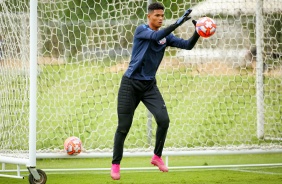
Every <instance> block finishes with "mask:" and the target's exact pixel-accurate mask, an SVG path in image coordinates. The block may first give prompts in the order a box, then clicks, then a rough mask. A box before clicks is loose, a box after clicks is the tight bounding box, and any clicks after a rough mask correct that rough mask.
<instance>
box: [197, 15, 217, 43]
mask: <svg viewBox="0 0 282 184" xmlns="http://www.w3.org/2000/svg"><path fill="white" fill-rule="evenodd" d="M215 30H216V24H215V21H214V20H213V19H211V18H209V17H203V18H200V19H199V20H198V21H197V24H196V31H197V33H198V34H199V35H200V36H202V37H204V38H208V37H210V36H212V35H213V34H214V33H215Z"/></svg>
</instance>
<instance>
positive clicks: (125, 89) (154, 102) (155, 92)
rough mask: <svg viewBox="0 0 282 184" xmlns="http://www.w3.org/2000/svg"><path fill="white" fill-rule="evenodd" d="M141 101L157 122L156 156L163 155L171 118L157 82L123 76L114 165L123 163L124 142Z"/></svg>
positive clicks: (119, 97) (119, 93)
mask: <svg viewBox="0 0 282 184" xmlns="http://www.w3.org/2000/svg"><path fill="white" fill-rule="evenodd" d="M140 101H142V102H143V103H144V105H145V106H146V107H147V108H148V110H149V111H150V112H151V113H152V114H153V116H154V118H155V120H156V122H157V125H158V126H157V132H156V143H155V149H154V154H156V155H158V156H161V155H162V151H163V147H164V143H165V139H166V134H167V130H168V127H169V117H168V113H167V109H166V106H165V103H164V100H163V97H162V95H161V93H160V91H159V89H158V87H157V85H156V80H152V81H140V80H135V79H129V78H127V77H125V76H123V78H122V80H121V84H120V88H119V92H118V107H117V112H118V126H117V130H116V133H115V138H114V150H113V160H112V163H113V164H120V162H121V159H122V156H123V147H124V141H125V138H126V136H127V134H128V132H129V129H130V127H131V124H132V120H133V115H134V112H135V109H136V108H137V106H138V104H139V103H140Z"/></svg>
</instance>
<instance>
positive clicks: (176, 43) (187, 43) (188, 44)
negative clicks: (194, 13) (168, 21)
mask: <svg viewBox="0 0 282 184" xmlns="http://www.w3.org/2000/svg"><path fill="white" fill-rule="evenodd" d="M192 22H193V24H194V25H196V21H195V20H193V21H192ZM169 37H170V39H169V42H168V46H171V47H177V48H181V49H186V50H191V49H192V48H193V47H194V46H195V44H196V43H197V41H198V39H199V37H200V35H199V34H198V33H197V31H196V30H195V31H194V34H193V36H192V37H190V38H189V39H188V40H184V39H182V38H178V37H176V36H174V35H173V34H170V35H169Z"/></svg>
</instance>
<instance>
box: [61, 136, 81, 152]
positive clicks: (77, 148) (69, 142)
mask: <svg viewBox="0 0 282 184" xmlns="http://www.w3.org/2000/svg"><path fill="white" fill-rule="evenodd" d="M64 148H65V151H66V152H67V154H68V155H78V154H79V153H81V150H82V142H81V140H80V139H79V138H78V137H75V136H72V137H69V138H67V139H66V140H65V142H64Z"/></svg>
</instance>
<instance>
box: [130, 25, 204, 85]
mask: <svg viewBox="0 0 282 184" xmlns="http://www.w3.org/2000/svg"><path fill="white" fill-rule="evenodd" d="M198 38H199V35H198V34H197V33H196V32H195V33H194V34H193V36H192V37H191V38H190V39H188V40H184V39H182V38H178V37H176V36H174V35H173V34H172V33H169V34H168V35H167V33H166V31H164V29H161V30H158V31H154V30H152V29H150V27H149V26H148V25H147V24H143V25H140V26H138V27H137V28H136V30H135V33H134V38H133V48H132V55H131V61H130V63H129V66H128V69H127V70H126V72H125V76H127V77H128V78H132V79H138V80H153V79H155V76H156V72H157V70H158V68H159V65H160V63H161V61H162V59H163V56H164V53H165V48H166V47H168V46H171V47H177V48H181V49H186V50H191V49H192V48H193V47H194V45H195V44H196V42H197V41H198Z"/></svg>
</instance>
